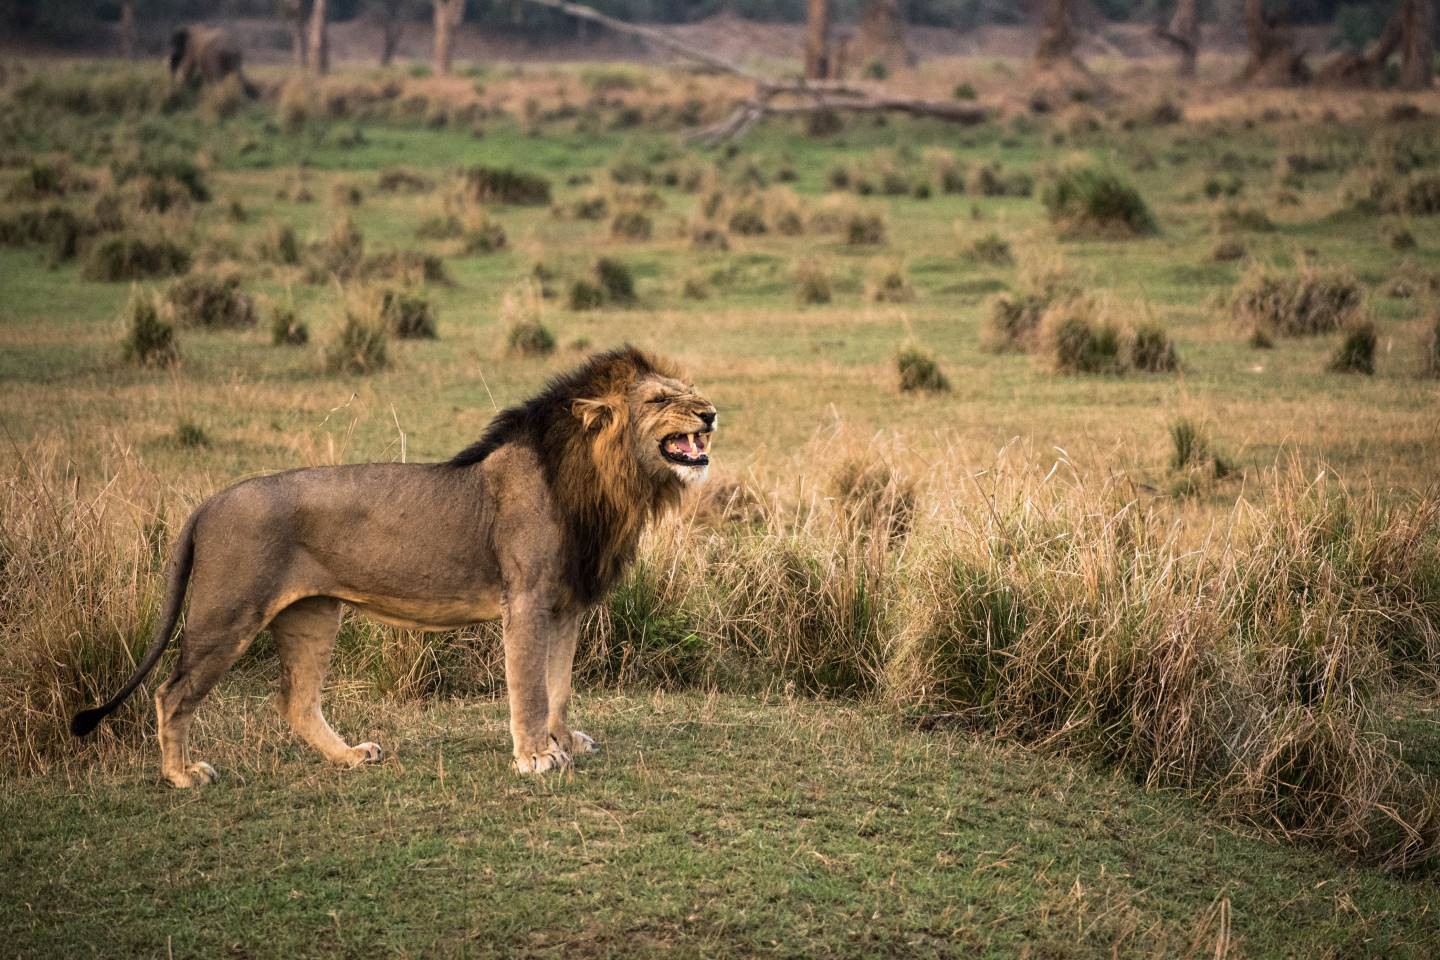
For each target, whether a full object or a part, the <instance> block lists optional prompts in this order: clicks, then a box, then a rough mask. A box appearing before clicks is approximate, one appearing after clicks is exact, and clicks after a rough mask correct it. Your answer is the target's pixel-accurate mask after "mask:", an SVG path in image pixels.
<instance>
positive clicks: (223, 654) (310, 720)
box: [72, 348, 715, 787]
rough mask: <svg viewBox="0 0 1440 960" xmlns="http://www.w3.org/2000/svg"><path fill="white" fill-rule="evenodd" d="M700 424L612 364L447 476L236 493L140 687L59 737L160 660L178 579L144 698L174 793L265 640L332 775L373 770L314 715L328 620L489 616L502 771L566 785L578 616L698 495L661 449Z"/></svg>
mask: <svg viewBox="0 0 1440 960" xmlns="http://www.w3.org/2000/svg"><path fill="white" fill-rule="evenodd" d="M714 419H715V411H714V407H713V406H712V405H711V404H710V402H709V401H708V400H706V399H705V398H704V397H702V396H701V395H700V394H699V393H697V392H696V391H695V389H694V387H692V386H691V385H690V384H689V383H688V382H687V381H686V380H685V379H684V378H683V377H682V376H681V375H680V374H679V372H678V371H677V370H675V368H673V367H672V366H671V365H670V364H668V363H665V362H663V361H661V360H658V359H656V358H654V357H652V356H649V355H646V354H644V353H641V352H639V351H637V350H634V349H631V348H624V349H621V350H615V351H611V352H610V353H606V354H600V355H597V356H595V357H592V358H591V359H590V360H589V361H587V363H586V364H585V365H583V366H582V367H581V368H579V369H578V370H576V371H574V372H572V373H570V374H567V375H565V376H562V377H559V378H556V380H554V381H552V382H551V384H550V385H549V387H548V388H547V389H546V391H545V392H544V393H542V394H540V395H539V396H538V397H536V398H535V399H533V400H531V401H529V402H528V403H526V404H521V405H519V406H517V407H512V408H510V409H508V410H506V411H504V412H502V413H501V414H500V415H498V416H497V417H496V418H495V421H494V422H492V424H491V427H490V428H489V429H488V430H487V432H486V435H485V437H484V438H483V439H482V440H481V441H480V442H479V443H477V444H476V445H474V446H473V447H471V448H470V449H468V450H466V451H464V452H463V453H461V454H460V455H458V456H457V457H455V458H454V459H453V460H451V461H449V462H448V463H438V464H393V463H389V464H364V465H356V466H346V467H318V468H313V469H307V470H295V471H291V472H288V473H281V474H274V475H271V476H266V477H259V478H256V479H253V480H247V481H244V482H242V483H239V484H236V485H235V486H233V487H230V488H229V489H227V490H224V491H222V492H221V493H218V494H216V495H215V496H214V497H211V498H210V499H209V500H207V501H206V502H205V503H204V504H202V505H201V506H200V507H199V508H198V509H197V510H196V511H195V514H194V515H193V516H192V517H191V519H190V520H189V522H187V524H186V526H185V529H184V531H183V533H182V535H181V540H180V542H179V544H178V545H177V549H176V552H175V556H174V558H173V559H172V561H171V563H172V569H171V574H170V580H169V587H168V596H167V601H166V610H165V618H164V622H163V623H162V626H161V628H160V632H159V634H157V637H156V639H155V642H154V643H153V644H152V647H151V649H150V651H147V654H146V657H145V659H144V662H142V664H141V668H140V669H139V670H138V671H137V672H136V675H135V676H134V677H133V678H132V679H131V682H130V683H129V684H127V686H126V688H125V689H124V690H123V691H122V692H121V693H120V694H118V695H117V696H116V697H115V698H113V699H112V700H111V701H110V702H108V703H107V704H105V705H104V706H103V707H100V708H97V709H95V710H91V711H85V712H84V713H82V714H80V715H77V717H76V718H75V721H74V722H73V723H72V730H73V731H75V732H76V733H77V735H78V734H84V733H85V732H88V731H89V730H90V729H92V728H93V727H94V725H95V724H96V723H98V722H99V721H100V719H102V718H103V717H104V716H105V715H106V714H107V713H109V712H110V711H111V710H113V709H114V708H115V707H116V706H118V705H119V702H120V701H121V700H123V699H124V697H125V696H126V695H128V693H129V692H130V691H131V690H133V689H134V687H135V686H136V685H138V683H139V682H140V681H141V680H143V678H144V676H145V674H146V673H147V672H148V670H149V669H150V667H152V666H153V665H154V662H155V661H156V660H158V659H159V654H160V651H161V650H163V648H164V645H165V644H166V643H167V642H168V641H169V639H170V635H171V632H172V630H173V628H174V624H175V621H176V620H177V619H178V614H179V609H180V605H181V602H182V600H183V598H184V595H185V592H186V574H187V572H188V583H189V603H190V605H189V611H188V613H187V615H186V622H185V627H184V629H183V630H182V631H181V632H180V655H179V658H178V661H177V663H176V665H175V671H174V673H173V675H172V676H171V677H170V679H168V680H167V681H165V683H164V684H162V685H161V686H160V688H159V689H158V690H157V691H156V693H155V705H156V712H157V717H158V731H159V740H160V754H161V768H162V772H163V773H164V776H165V778H166V779H167V780H169V781H170V782H171V783H172V784H174V785H175V786H178V787H186V786H194V785H198V784H203V783H208V782H209V781H210V780H212V779H213V778H214V776H215V772H214V770H213V768H211V767H210V766H209V765H208V764H205V763H202V762H198V761H195V760H192V758H191V757H190V755H189V736H188V734H189V727H190V722H191V719H192V717H193V715H194V712H195V709H196V707H197V706H198V705H199V703H200V701H201V700H202V699H203V698H204V697H205V695H206V694H207V693H209V691H210V690H211V688H212V687H213V686H214V685H215V683H216V682H217V681H218V680H219V679H220V677H221V676H222V675H223V674H224V673H225V671H226V670H228V669H229V667H230V666H231V665H232V664H233V663H234V662H235V661H236V660H237V659H238V658H239V657H240V656H241V654H243V653H244V652H245V650H246V649H247V648H248V647H249V645H250V643H251V642H252V641H253V640H254V638H255V636H256V634H258V633H259V632H260V631H261V630H262V629H264V628H266V627H267V626H268V627H269V628H270V630H271V632H272V633H273V634H274V636H275V641H276V648H277V650H278V652H279V656H280V660H281V664H282V666H283V677H282V681H281V687H280V694H279V697H278V701H279V706H280V709H281V712H282V714H283V715H284V717H285V719H286V720H287V721H288V722H289V724H290V726H291V727H292V728H293V729H294V730H295V732H296V733H298V734H299V735H300V736H301V737H302V738H304V739H305V740H306V741H307V742H308V743H309V744H311V746H313V747H314V748H315V749H316V750H318V751H319V752H320V753H321V754H323V755H324V756H325V757H327V758H328V759H330V760H332V761H335V762H337V763H343V764H351V765H354V764H359V763H364V762H368V761H373V760H377V759H379V758H380V748H379V746H378V745H376V744H374V743H362V744H359V745H357V746H351V745H349V744H348V743H346V742H345V741H344V740H343V739H342V738H341V737H340V736H339V735H338V734H337V733H336V732H335V731H334V730H333V729H332V728H331V727H330V725H329V723H327V722H326V720H325V717H324V715H323V714H322V712H321V709H320V691H321V687H322V686H323V684H324V680H325V673H326V669H327V667H328V664H329V659H330V650H331V646H332V645H333V643H334V640H335V634H336V632H337V630H338V628H339V625H340V615H341V609H342V605H343V604H348V605H350V606H351V607H353V608H355V609H356V610H359V611H361V612H362V613H364V614H366V615H367V616H370V617H373V618H374V619H377V620H380V621H383V622H386V623H392V624H398V625H401V626H406V627H412V628H419V629H425V630H443V629H451V628H455V627H459V626H463V625H466V624H471V623H475V622H478V621H481V620H488V619H494V618H496V617H499V618H500V619H501V620H502V623H503V626H504V644H505V679H506V685H507V688H508V693H509V700H510V730H511V736H512V741H513V744H512V746H513V753H514V758H515V765H516V767H517V768H518V769H520V770H522V771H533V772H542V771H545V770H548V769H554V768H557V767H565V766H568V765H569V764H570V763H571V756H572V754H573V753H576V752H584V751H587V750H589V749H591V747H592V745H593V741H592V740H591V739H590V738H589V737H588V736H586V735H585V734H583V733H581V732H580V731H576V730H571V729H570V727H569V722H568V718H567V708H568V704H569V700H570V692H571V687H570V676H571V669H572V666H573V663H574V657H575V644H576V641H577V638H578V633H579V625H580V620H581V617H582V616H583V614H584V613H585V611H586V609H587V608H588V607H589V606H591V605H592V604H593V603H595V602H596V601H597V600H598V599H599V598H600V597H601V596H602V595H603V594H604V592H605V591H606V590H608V589H609V587H610V586H611V585H613V584H614V582H615V580H616V579H617V578H618V577H619V576H620V575H621V574H622V573H623V571H624V568H625V565H626V564H628V563H629V562H630V560H631V559H632V558H633V556H634V553H635V549H636V544H637V542H638V540H639V537H640V534H641V532H642V531H643V530H644V528H645V525H646V524H647V523H648V522H649V521H650V520H652V519H653V518H654V517H655V516H657V515H658V514H659V513H660V512H661V511H663V510H664V509H666V508H668V507H670V506H673V505H674V504H675V503H676V502H677V501H678V499H679V496H680V492H681V489H682V487H683V486H684V484H685V483H687V482H693V481H697V480H700V479H702V478H703V476H704V468H703V467H700V466H694V465H677V464H676V463H674V462H673V461H672V460H669V459H667V458H666V457H665V456H663V455H662V453H661V443H662V441H663V439H664V438H665V437H667V436H669V435H671V434H676V433H697V434H700V433H704V434H708V433H709V431H711V430H712V429H713V424H714Z"/></svg>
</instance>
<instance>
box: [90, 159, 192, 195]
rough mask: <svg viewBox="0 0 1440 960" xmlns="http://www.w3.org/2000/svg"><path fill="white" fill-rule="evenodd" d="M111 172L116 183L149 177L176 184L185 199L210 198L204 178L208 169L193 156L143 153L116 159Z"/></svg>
mask: <svg viewBox="0 0 1440 960" xmlns="http://www.w3.org/2000/svg"><path fill="white" fill-rule="evenodd" d="M110 173H111V175H112V176H113V177H114V178H115V183H116V184H125V183H129V182H130V181H132V180H141V181H148V182H150V183H152V184H160V185H162V186H163V185H167V184H174V185H175V186H176V187H178V188H179V189H180V190H181V191H183V193H184V196H185V197H186V199H189V200H193V201H195V202H196V203H206V202H208V201H209V200H210V186H209V184H207V183H206V182H205V171H203V170H201V169H200V167H199V165H198V164H196V163H195V161H193V160H189V159H187V158H185V157H179V156H174V155H163V156H141V157H140V158H138V159H135V160H130V161H125V162H121V161H118V160H117V161H115V162H113V163H111V164H110Z"/></svg>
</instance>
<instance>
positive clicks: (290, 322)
mask: <svg viewBox="0 0 1440 960" xmlns="http://www.w3.org/2000/svg"><path fill="white" fill-rule="evenodd" d="M270 342H271V343H272V344H274V345H275V346H277V347H301V346H304V345H305V344H307V343H309V342H310V328H309V327H307V326H306V325H305V321H303V320H301V319H300V316H299V314H297V313H296V312H295V308H294V307H293V306H291V305H289V304H284V305H280V304H277V305H276V306H275V308H274V309H273V310H272V311H271V312H270Z"/></svg>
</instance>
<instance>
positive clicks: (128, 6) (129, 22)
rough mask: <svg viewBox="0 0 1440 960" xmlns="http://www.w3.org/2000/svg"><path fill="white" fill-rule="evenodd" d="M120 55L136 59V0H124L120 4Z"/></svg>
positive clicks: (128, 58) (127, 58)
mask: <svg viewBox="0 0 1440 960" xmlns="http://www.w3.org/2000/svg"><path fill="white" fill-rule="evenodd" d="M120 56H122V57H124V58H125V59H126V60H134V59H135V3H134V0H124V2H123V3H121V4H120Z"/></svg>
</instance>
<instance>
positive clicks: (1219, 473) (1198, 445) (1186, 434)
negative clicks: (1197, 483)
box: [1170, 417, 1234, 480]
mask: <svg viewBox="0 0 1440 960" xmlns="http://www.w3.org/2000/svg"><path fill="white" fill-rule="evenodd" d="M1206 466H1208V467H1209V469H1210V472H1211V473H1212V474H1213V475H1214V476H1215V478H1216V479H1217V480H1218V479H1222V478H1224V477H1227V476H1229V475H1230V474H1231V473H1232V472H1233V470H1234V468H1233V467H1232V466H1231V464H1230V462H1229V461H1228V460H1226V459H1225V458H1224V457H1222V456H1220V455H1219V454H1218V453H1216V452H1215V451H1214V449H1213V448H1212V447H1211V444H1210V441H1209V439H1208V438H1207V437H1206V436H1205V434H1204V432H1203V431H1202V430H1201V429H1200V427H1199V425H1197V424H1196V423H1195V421H1193V420H1191V419H1189V418H1188V417H1181V418H1180V419H1178V420H1176V421H1175V422H1174V423H1172V424H1171V425H1170V469H1172V470H1175V471H1180V472H1183V471H1188V470H1193V469H1195V468H1198V467H1206Z"/></svg>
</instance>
